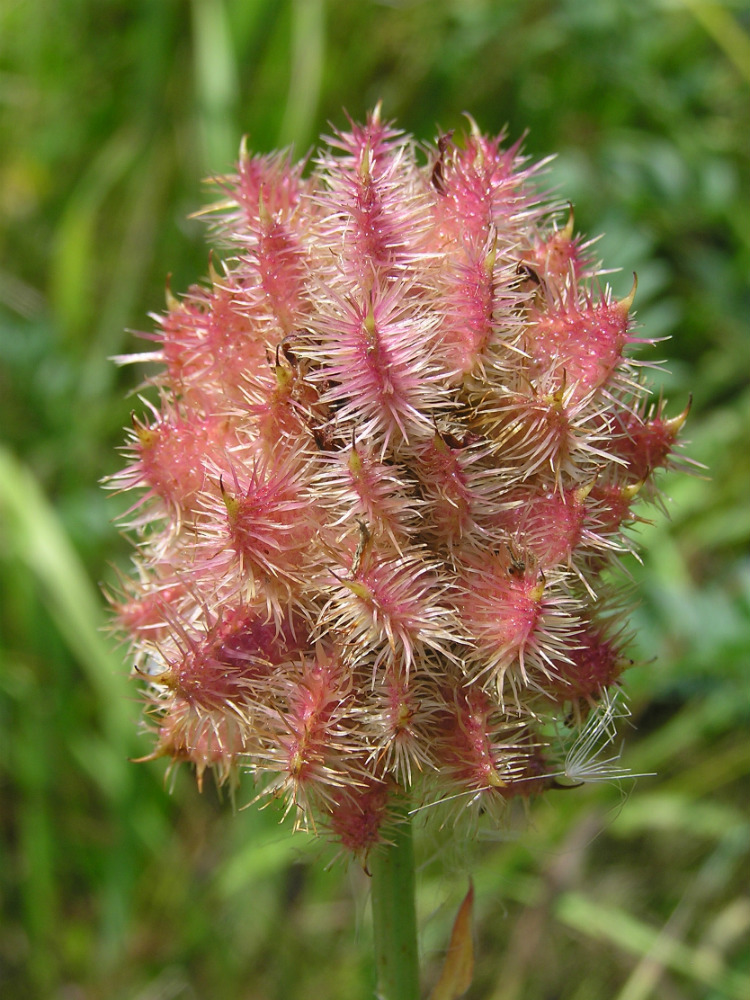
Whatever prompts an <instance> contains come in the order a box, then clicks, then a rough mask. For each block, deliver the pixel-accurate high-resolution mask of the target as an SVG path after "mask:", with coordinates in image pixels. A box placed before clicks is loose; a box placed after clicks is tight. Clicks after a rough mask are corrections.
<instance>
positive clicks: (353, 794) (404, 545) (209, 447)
mask: <svg viewBox="0 0 750 1000" xmlns="http://www.w3.org/2000/svg"><path fill="white" fill-rule="evenodd" d="M469 122H470V128H469V130H468V134H467V135H466V137H465V138H464V139H463V140H461V141H460V142H459V141H458V140H456V141H454V139H453V136H452V135H450V134H449V135H443V136H441V137H440V138H439V139H438V141H437V144H436V146H435V147H434V148H429V149H420V148H419V147H418V146H417V145H416V144H415V142H414V141H413V140H412V139H410V138H409V137H408V136H404V135H403V134H402V133H400V132H399V131H397V130H396V129H395V128H394V127H393V126H392V125H390V124H388V123H386V122H384V121H383V120H382V119H381V116H380V113H379V110H376V111H375V112H374V113H373V114H372V115H370V116H369V118H368V120H367V122H366V124H364V125H358V124H351V127H350V130H349V131H348V132H340V133H336V134H335V135H333V137H331V138H328V139H327V140H326V144H325V149H324V150H323V151H322V152H321V153H320V154H319V156H318V158H317V159H316V160H315V161H314V163H313V165H312V167H311V169H310V170H309V171H307V172H306V171H305V165H304V164H294V163H292V162H291V160H290V159H289V158H288V157H287V156H283V155H273V156H251V155H249V154H248V153H247V151H246V150H245V149H244V148H243V150H242V152H241V157H240V161H239V165H238V169H237V173H236V175H234V176H231V177H225V178H221V179H219V181H218V183H219V184H220V185H221V188H222V194H223V196H224V200H222V201H221V202H220V203H219V204H218V205H215V206H213V207H212V209H210V210H209V211H210V212H212V213H213V216H212V217H213V219H214V220H215V228H216V238H217V244H218V245H219V246H220V248H221V250H222V253H223V256H224V258H225V259H224V261H223V263H222V264H221V265H219V264H218V263H217V262H216V260H215V259H212V262H211V265H210V278H209V280H208V282H207V283H206V284H204V285H199V286H195V287H193V288H191V289H190V290H189V292H188V293H187V294H186V295H185V296H184V297H183V298H181V299H176V298H174V297H173V296H172V295H171V294H168V303H167V305H168V308H167V311H166V313H165V315H163V316H162V317H160V318H159V320H158V330H157V332H156V333H154V334H151V335H149V336H150V338H151V339H152V341H153V342H154V350H153V351H151V352H148V353H144V354H140V355H136V356H132V357H130V358H126V359H122V360H126V361H127V360H131V361H132V360H137V361H144V360H146V361H157V362H159V372H158V374H156V375H154V376H153V377H151V378H149V380H148V383H149V385H150V386H151V387H152V398H156V397H153V390H155V392H156V396H157V397H158V398H156V402H147V401H146V400H145V399H144V400H143V411H142V413H141V414H140V415H138V416H136V415H134V416H133V423H132V431H131V433H130V440H129V443H128V445H127V455H128V465H127V467H126V468H125V469H124V470H123V471H122V472H120V473H119V474H118V475H117V476H115V477H113V481H112V483H111V485H113V486H114V487H115V488H118V489H134V490H135V491H136V493H137V500H136V502H135V504H134V506H133V507H132V508H131V510H130V511H129V513H128V515H127V524H128V527H129V529H130V530H131V531H132V532H133V533H134V534H135V535H136V538H137V549H136V557H135V567H136V571H135V573H134V578H133V579H130V580H127V581H124V582H123V590H122V593H121V594H119V595H118V596H117V597H115V598H113V601H114V603H115V605H116V613H117V619H118V624H119V626H120V627H121V629H122V630H124V631H125V632H126V633H127V635H128V636H129V638H130V640H131V641H132V648H133V656H134V660H135V667H136V672H137V674H138V675H139V676H140V677H141V678H142V679H143V681H144V687H145V693H146V699H147V703H148V710H147V717H148V718H149V719H150V721H151V728H152V729H153V731H154V734H155V749H154V751H153V754H152V756H154V757H161V756H164V757H168V758H172V759H173V760H176V761H181V760H185V761H190V762H192V764H193V765H194V766H195V768H196V771H197V775H198V779H199V781H200V780H201V779H202V776H203V774H204V771H205V770H206V769H207V768H212V769H214V771H215V773H216V776H217V778H218V780H219V781H220V782H224V781H230V782H232V783H234V782H236V781H237V780H238V776H239V774H240V773H241V772H243V771H245V772H249V773H250V774H251V775H252V776H253V778H254V779H255V782H256V787H257V792H258V795H259V797H262V796H264V795H268V796H273V797H280V798H282V799H283V800H284V801H285V804H286V812H290V811H291V812H292V813H293V814H294V815H295V817H296V820H297V823H298V824H302V825H305V826H308V827H313V828H316V829H317V827H318V826H320V827H321V828H323V829H326V830H328V831H330V832H332V833H333V834H334V835H335V836H336V837H337V838H338V839H339V840H340V842H341V843H343V845H344V846H345V847H347V848H350V849H352V850H353V851H355V852H360V853H366V852H367V850H368V849H369V847H370V846H371V845H372V844H374V843H376V842H377V841H378V839H379V838H380V837H382V836H383V833H382V831H383V829H384V824H385V823H386V822H387V821H388V819H389V802H390V801H392V798H393V795H392V793H393V790H394V788H401V789H410V790H411V801H412V803H413V804H414V805H415V806H416V807H419V806H427V805H429V804H431V803H437V802H442V801H450V802H453V803H457V804H458V805H459V806H460V807H461V809H462V810H463V809H464V808H465V807H466V806H467V805H471V806H472V807H474V809H475V811H479V810H481V811H484V812H489V813H490V814H497V813H499V811H500V810H501V809H502V807H504V806H505V804H506V803H507V802H508V801H509V800H510V799H512V798H514V797H518V796H521V797H524V798H527V797H529V796H530V795H532V794H537V793H539V792H541V791H543V790H544V789H545V788H548V787H550V786H551V785H553V784H554V783H555V782H559V781H560V777H561V774H564V772H565V768H564V759H563V758H564V751H561V749H560V746H559V745H558V744H557V742H556V735H555V734H556V729H557V731H559V730H560V729H561V728H562V729H563V730H565V732H566V733H568V735H569V736H570V735H571V734H572V736H573V739H574V740H575V738H576V734H577V733H578V734H579V735H580V731H581V730H582V729H584V727H585V726H586V725H587V717H588V716H589V713H591V712H592V711H594V712H601V711H602V710H603V711H604V712H605V715H606V714H607V713H609V715H607V719H609V717H610V716H611V715H613V714H614V713H613V712H612V710H611V705H612V694H611V692H612V691H613V690H615V689H616V687H617V684H618V679H619V677H620V674H621V672H622V670H623V669H624V668H625V666H626V665H627V663H628V660H627V659H626V658H625V656H624V654H623V646H624V641H625V637H624V622H623V615H624V611H625V603H626V602H624V601H623V596H622V594H618V593H613V592H612V585H611V584H607V583H606V580H607V579H608V574H607V571H608V569H610V568H611V566H612V564H613V561H617V560H618V559H619V557H620V555H621V554H622V553H626V552H628V551H632V550H633V548H634V546H633V541H632V539H631V538H630V537H629V535H628V534H627V529H628V527H629V526H630V525H632V523H633V522H634V521H637V520H638V519H639V518H638V515H637V514H635V513H633V509H632V507H633V503H634V501H635V499H636V496H637V495H640V496H641V497H644V496H645V498H646V499H651V500H653V499H654V497H656V496H657V494H656V493H655V491H654V490H653V488H652V484H651V480H652V476H653V473H654V470H655V469H658V468H659V467H660V466H664V465H666V464H668V463H669V462H670V460H671V459H670V455H671V452H672V449H673V446H674V444H675V440H676V436H677V433H678V431H679V429H680V426H681V425H682V423H683V421H684V418H685V415H686V414H682V415H680V416H677V417H673V418H672V419H668V418H667V417H666V416H665V414H664V411H663V407H662V405H661V403H658V404H656V405H653V404H651V403H649V398H648V396H649V394H648V389H647V387H646V385H645V383H644V380H643V377H642V373H641V369H640V368H639V367H638V365H637V363H636V362H635V361H633V360H632V359H631V357H630V352H631V350H632V345H633V344H634V343H635V342H636V337H635V336H634V333H633V324H632V320H631V317H630V311H631V306H632V300H633V295H630V296H628V297H627V298H626V299H624V300H620V301H617V300H615V299H614V298H613V297H612V295H611V293H610V291H609V290H608V289H607V288H606V287H602V286H601V283H600V281H599V280H598V278H599V274H600V272H599V271H598V270H597V265H596V263H595V262H594V261H593V260H592V259H591V256H590V246H589V245H588V244H586V243H584V242H582V241H581V239H580V238H579V237H578V236H576V235H575V232H574V221H573V215H572V210H568V209H566V208H565V207H564V206H562V207H561V206H560V205H559V204H558V205H554V204H552V205H551V204H549V203H547V202H545V200H544V199H542V198H541V197H540V196H539V195H538V193H537V189H536V187H535V175H536V173H537V172H538V166H535V165H530V164H529V163H528V162H527V161H526V160H525V159H524V157H523V156H522V155H521V153H520V150H519V148H518V147H517V146H510V147H506V146H504V145H503V137H502V136H500V137H497V138H490V137H487V136H485V135H482V134H481V133H480V132H479V130H478V129H477V128H476V126H475V124H474V123H473V122H472V121H471V120H470V119H469ZM566 216H567V220H566ZM558 220H560V221H558ZM634 291H635V289H634V290H633V292H634ZM609 575H610V576H611V574H609ZM602 706H603V709H602ZM556 721H557V723H558V725H557V727H556ZM597 725H598V726H599V729H603V730H606V731H608V723H607V722H606V720H605V724H604V726H603V727H602V726H601V724H600V723H597ZM597 731H598V730H597ZM584 742H585V739H584ZM575 745H579V744H575ZM578 763H579V765H580V767H579V770H582V771H585V764H582V765H581V764H580V762H578Z"/></svg>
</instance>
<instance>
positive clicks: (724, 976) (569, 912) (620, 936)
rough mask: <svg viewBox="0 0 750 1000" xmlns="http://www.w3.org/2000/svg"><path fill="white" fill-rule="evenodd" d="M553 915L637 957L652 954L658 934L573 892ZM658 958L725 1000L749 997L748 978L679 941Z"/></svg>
mask: <svg viewBox="0 0 750 1000" xmlns="http://www.w3.org/2000/svg"><path fill="white" fill-rule="evenodd" d="M555 916H556V917H557V919H558V920H560V921H561V922H562V923H564V924H566V925H567V926H568V927H573V928H575V930H577V931H580V932H581V933H583V934H586V935H587V936H588V937H590V938H592V939H594V940H597V941H609V942H610V943H611V944H614V945H616V946H617V947H618V948H621V949H622V950H623V951H626V952H629V953H630V954H632V955H637V956H638V957H639V958H640V957H643V956H646V955H651V954H653V951H654V948H655V946H656V943H657V941H658V938H659V934H660V929H659V928H658V927H651V926H649V925H648V924H645V923H643V922H642V921H640V920H638V919H636V918H635V917H633V916H632V915H631V914H629V913H626V912H625V911H624V910H621V909H619V908H617V907H614V906H605V905H603V904H601V903H599V902H596V901H594V900H591V899H588V898H587V897H586V896H584V895H582V894H581V893H577V892H566V893H563V894H562V895H561V896H560V897H559V899H558V900H557V902H556V904H555ZM659 957H660V959H661V962H662V964H663V965H664V966H665V967H666V968H669V969H671V970H672V971H674V972H678V973H680V974H681V975H684V976H689V977H690V978H691V979H695V980H697V981H698V982H700V983H703V984H705V985H706V986H709V987H711V988H712V989H713V990H718V991H720V994H721V995H722V996H724V997H727V998H728V1000H747V998H748V997H750V976H748V975H746V974H745V973H742V972H734V971H733V970H730V969H727V968H726V967H725V966H724V964H723V962H721V961H720V960H718V961H717V960H716V959H715V957H714V956H705V955H703V954H701V953H700V952H699V951H698V950H697V949H693V948H691V947H690V946H688V945H686V944H684V943H683V942H682V941H677V940H670V941H669V942H668V947H667V946H665V947H664V950H663V952H662V953H661V954H660V956H659Z"/></svg>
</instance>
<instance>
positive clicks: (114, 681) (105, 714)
mask: <svg viewBox="0 0 750 1000" xmlns="http://www.w3.org/2000/svg"><path fill="white" fill-rule="evenodd" d="M2 527H4V530H5V532H7V539H8V545H9V546H11V547H12V549H13V550H14V551H15V554H16V555H17V556H18V558H19V559H20V560H21V562H23V563H24V564H25V565H26V566H27V567H28V569H29V570H31V572H32V574H33V575H34V576H35V577H36V579H37V580H38V582H39V583H40V584H41V588H42V593H43V595H44V600H45V602H46V604H47V607H48V609H49V611H50V614H51V615H52V618H53V620H54V622H55V624H56V626H57V628H58V629H59V631H60V634H61V635H62V636H63V638H64V640H65V642H66V643H67V645H68V647H69V649H70V650H71V652H72V653H73V655H74V656H75V658H76V659H77V660H78V662H79V664H80V665H81V667H82V668H83V669H84V671H85V672H86V675H87V677H88V679H89V682H90V683H91V686H92V688H93V689H94V691H96V694H97V698H98V702H99V707H100V714H101V720H102V725H103V727H104V730H105V732H106V733H107V735H108V737H109V738H110V739H112V740H113V741H115V742H116V743H117V744H119V745H120V746H121V747H122V746H125V745H127V743H128V742H129V738H130V733H131V730H132V723H131V719H130V711H129V708H128V702H127V699H126V694H125V692H126V679H125V675H124V671H121V670H118V662H117V658H116V657H115V656H114V654H113V653H112V652H111V651H110V649H109V647H108V646H107V643H106V641H105V639H104V638H103V636H102V635H101V634H100V632H99V629H100V627H101V625H102V614H101V609H100V605H99V601H98V599H97V596H96V592H95V591H94V588H93V586H92V584H91V582H90V581H89V579H88V578H87V576H86V572H85V570H84V568H83V565H82V563H81V561H80V559H79V557H78V554H77V553H76V552H75V550H74V549H73V546H72V545H71V543H70V541H69V539H68V537H67V535H66V534H65V531H64V529H63V527H62V525H61V523H60V520H59V518H58V517H57V515H56V514H55V512H54V510H53V509H52V507H51V505H50V504H49V502H48V500H47V498H46V497H45V496H44V494H43V493H42V491H41V489H40V488H39V485H38V483H37V482H36V480H35V479H34V477H33V476H32V475H31V473H30V472H29V471H28V469H26V468H25V467H24V466H23V465H22V464H21V463H20V462H18V461H17V459H16V458H15V457H14V456H13V455H12V454H11V453H10V452H9V451H7V449H4V448H0V528H2Z"/></svg>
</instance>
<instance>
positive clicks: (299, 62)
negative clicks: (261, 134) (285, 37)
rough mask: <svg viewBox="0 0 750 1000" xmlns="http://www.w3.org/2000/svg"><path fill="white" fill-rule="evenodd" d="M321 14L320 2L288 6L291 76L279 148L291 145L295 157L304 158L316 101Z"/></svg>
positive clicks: (321, 44) (322, 31) (304, 1)
mask: <svg viewBox="0 0 750 1000" xmlns="http://www.w3.org/2000/svg"><path fill="white" fill-rule="evenodd" d="M324 12H325V4H324V0H295V2H294V4H293V6H292V51H291V59H292V73H291V78H290V80H289V94H288V96H287V102H286V109H285V111H284V118H283V120H282V123H281V128H280V130H279V144H280V145H281V146H290V145H292V144H294V145H295V147H296V152H297V155H303V154H304V152H305V146H306V144H307V143H308V142H309V141H310V135H311V132H312V126H313V124H314V122H315V119H316V112H317V108H318V101H319V99H320V87H321V82H322V77H323V53H324V49H325V27H324V20H325V19H324Z"/></svg>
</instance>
